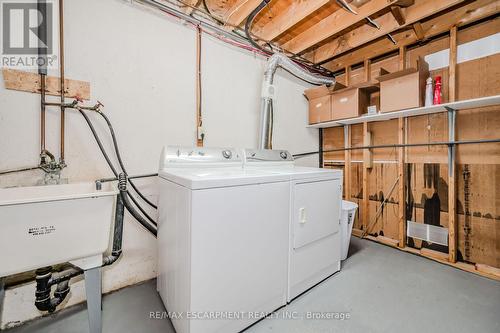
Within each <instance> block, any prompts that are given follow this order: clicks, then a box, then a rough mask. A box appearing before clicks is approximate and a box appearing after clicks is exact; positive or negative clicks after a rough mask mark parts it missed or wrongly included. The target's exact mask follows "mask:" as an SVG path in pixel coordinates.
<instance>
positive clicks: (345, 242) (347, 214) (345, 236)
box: [340, 200, 358, 260]
mask: <svg viewBox="0 0 500 333" xmlns="http://www.w3.org/2000/svg"><path fill="white" fill-rule="evenodd" d="M357 210H358V205H357V204H356V203H354V202H351V201H345V200H342V212H341V215H340V242H341V252H340V255H341V257H340V259H341V260H345V259H346V258H347V252H349V242H350V241H351V233H352V225H353V224H354V219H355V218H356V211H357Z"/></svg>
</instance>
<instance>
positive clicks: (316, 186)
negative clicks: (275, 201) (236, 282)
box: [245, 149, 342, 302]
mask: <svg viewBox="0 0 500 333" xmlns="http://www.w3.org/2000/svg"><path fill="white" fill-rule="evenodd" d="M245 169H247V170H267V171H270V172H275V173H277V174H282V175H287V176H288V177H289V182H290V205H289V206H290V221H289V258H288V288H287V302H290V301H291V300H292V299H293V298H295V297H297V296H299V295H300V294H302V293H303V292H305V291H306V290H308V289H309V288H311V287H313V286H315V285H316V284H318V283H319V282H321V281H323V280H324V279H326V278H327V277H329V276H330V275H332V274H334V273H335V272H337V271H339V270H340V232H339V227H340V212H341V202H342V171H340V170H332V169H321V168H310V167H301V166H296V165H295V162H294V160H293V157H292V155H291V154H290V153H289V152H288V151H285V150H255V149H246V150H245Z"/></svg>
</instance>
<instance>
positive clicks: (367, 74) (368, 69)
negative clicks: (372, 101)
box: [363, 59, 372, 82]
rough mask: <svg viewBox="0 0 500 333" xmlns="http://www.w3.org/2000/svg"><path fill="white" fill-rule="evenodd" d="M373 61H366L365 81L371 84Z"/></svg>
mask: <svg viewBox="0 0 500 333" xmlns="http://www.w3.org/2000/svg"><path fill="white" fill-rule="evenodd" d="M371 64H372V61H371V60H370V59H365V61H364V66H363V68H364V71H365V81H366V82H370V80H371V79H372V68H371Z"/></svg>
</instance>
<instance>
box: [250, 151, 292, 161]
mask: <svg viewBox="0 0 500 333" xmlns="http://www.w3.org/2000/svg"><path fill="white" fill-rule="evenodd" d="M245 162H247V163H252V162H291V163H293V156H292V154H290V152H289V151H288V150H272V149H245Z"/></svg>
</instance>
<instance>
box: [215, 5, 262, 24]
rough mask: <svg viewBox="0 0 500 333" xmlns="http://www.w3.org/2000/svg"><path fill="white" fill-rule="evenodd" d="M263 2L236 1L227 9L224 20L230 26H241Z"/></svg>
mask: <svg viewBox="0 0 500 333" xmlns="http://www.w3.org/2000/svg"><path fill="white" fill-rule="evenodd" d="M261 2H262V0H238V1H236V2H235V3H234V5H233V6H231V8H229V9H228V10H227V11H226V13H225V14H224V16H223V17H222V22H224V23H225V24H226V25H228V26H230V27H233V26H234V27H237V26H239V25H240V24H241V23H242V22H243V21H244V20H245V19H246V18H247V17H248V15H250V13H251V12H252V11H253V10H254V9H255V8H257V7H258V6H259V4H260V3H261Z"/></svg>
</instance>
